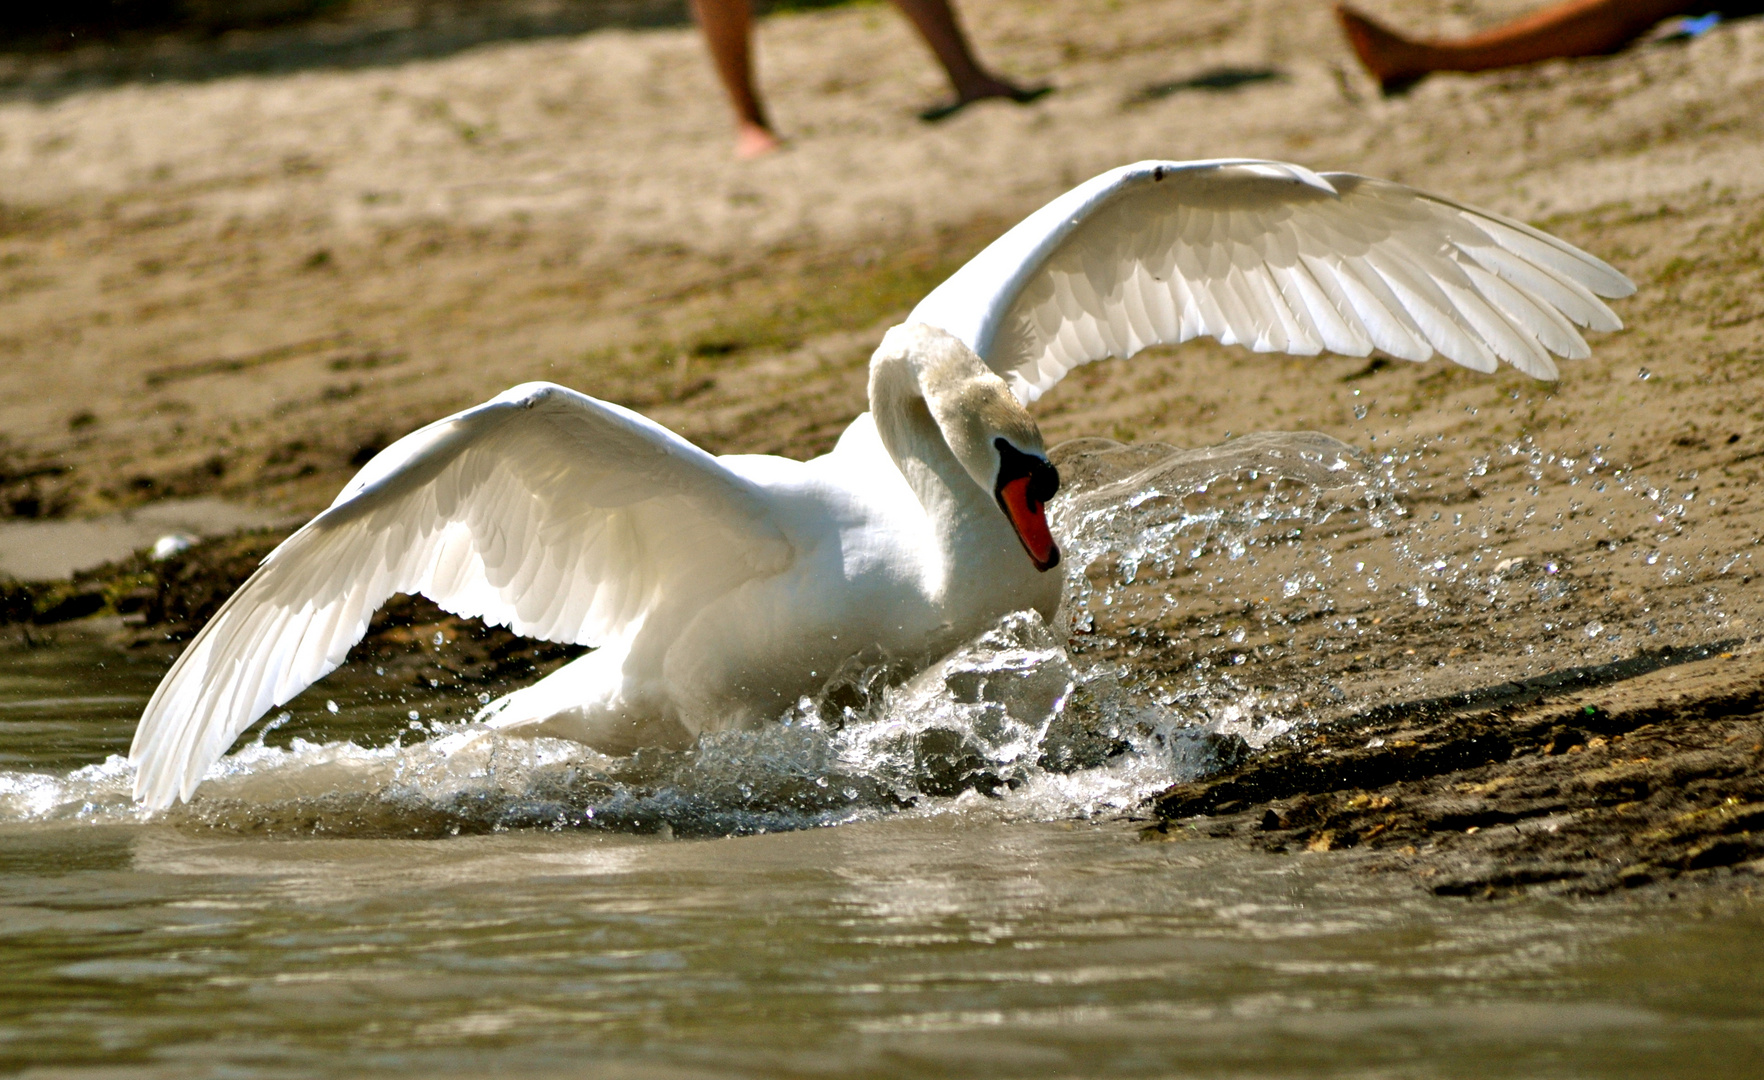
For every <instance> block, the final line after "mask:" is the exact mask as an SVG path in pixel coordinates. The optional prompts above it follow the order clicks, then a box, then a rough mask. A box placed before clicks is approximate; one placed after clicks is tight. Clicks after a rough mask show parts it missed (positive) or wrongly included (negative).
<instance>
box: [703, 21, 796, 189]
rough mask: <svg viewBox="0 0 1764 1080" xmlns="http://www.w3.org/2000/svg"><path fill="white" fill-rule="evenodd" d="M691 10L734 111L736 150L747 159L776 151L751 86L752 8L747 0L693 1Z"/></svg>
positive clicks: (768, 125)
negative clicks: (696, 19) (702, 33)
mask: <svg viewBox="0 0 1764 1080" xmlns="http://www.w3.org/2000/svg"><path fill="white" fill-rule="evenodd" d="M692 11H693V14H695V15H696V16H697V17H698V25H699V28H700V29H702V30H703V31H704V40H705V44H706V45H708V46H710V53H711V62H712V64H714V65H715V67H716V69H717V79H718V81H720V82H721V83H722V84H723V89H724V90H725V91H726V92H727V93H728V95H729V104H730V105H731V106H732V107H733V108H734V110H735V153H736V154H737V155H738V156H740V157H746V158H750V157H758V156H760V155H761V154H765V153H769V152H771V151H773V150H776V149H777V148H778V147H779V145H780V143H779V140H778V136H777V135H776V134H775V133H774V132H773V131H772V125H771V122H770V121H769V120H767V119H766V111H765V106H764V105H763V104H762V103H761V102H760V98H759V92H758V91H757V90H756V89H755V88H754V85H753V57H752V44H751V42H752V36H753V8H752V7H751V6H750V4H749V2H748V0H692Z"/></svg>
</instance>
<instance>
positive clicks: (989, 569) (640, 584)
mask: <svg viewBox="0 0 1764 1080" xmlns="http://www.w3.org/2000/svg"><path fill="white" fill-rule="evenodd" d="M1633 288H1634V287H1633V286H1632V285H1631V284H1630V283H1629V282H1628V280H1627V279H1625V278H1624V277H1623V275H1621V274H1619V273H1618V272H1617V271H1615V270H1613V269H1612V268H1611V267H1609V266H1607V265H1605V264H1604V263H1602V262H1600V261H1599V260H1597V259H1595V258H1593V257H1592V256H1590V255H1587V254H1585V253H1584V252H1581V251H1579V250H1578V249H1576V248H1573V247H1571V246H1569V245H1567V244H1565V243H1562V242H1561V241H1559V240H1556V239H1554V238H1552V237H1549V236H1547V235H1545V234H1543V233H1540V232H1537V231H1536V230H1534V229H1531V228H1529V227H1527V226H1525V225H1522V224H1520V223H1518V222H1514V221H1510V220H1508V219H1505V218H1501V217H1498V216H1496V215H1492V214H1488V213H1486V212H1482V211H1476V210H1472V209H1469V208H1466V207H1463V206H1459V205H1457V204H1454V203H1451V202H1448V201H1445V200H1442V199H1438V198H1435V197H1433V196H1428V195H1423V194H1421V193H1419V192H1415V191H1412V190H1411V189H1408V188H1405V187H1402V186H1400V185H1396V184H1390V183H1386V182H1382V181H1375V180H1368V179H1366V178H1363V177H1356V176H1352V175H1348V174H1326V175H1321V176H1320V175H1318V174H1315V173H1312V172H1309V171H1308V170H1305V169H1302V168H1299V167H1298V166H1293V165H1285V164H1281V163H1278V162H1256V161H1217V162H1187V163H1176V162H1142V163H1140V164H1138V165H1132V166H1126V167H1124V168H1121V169H1116V170H1113V171H1112V172H1109V173H1105V174H1103V175H1102V176H1099V177H1097V178H1095V179H1094V180H1091V181H1089V182H1088V183H1086V184H1083V185H1080V186H1079V187H1077V188H1075V189H1073V190H1072V191H1070V192H1067V193H1066V194H1065V195H1063V196H1061V197H1060V198H1059V199H1056V200H1054V201H1053V202H1052V203H1049V204H1048V205H1047V206H1045V207H1043V208H1042V209H1041V210H1039V211H1037V212H1036V213H1035V214H1032V215H1031V216H1030V217H1028V218H1026V219H1025V220H1024V221H1023V222H1022V223H1021V224H1019V225H1018V226H1017V227H1015V228H1014V229H1012V230H1011V231H1010V232H1008V233H1006V234H1005V235H1004V236H1003V237H1001V238H1000V239H999V240H998V241H997V242H995V243H994V244H992V245H991V246H990V247H988V248H987V249H986V250H985V251H983V252H981V253H980V254H979V255H977V256H976V257H975V258H974V259H973V260H972V261H971V262H969V263H968V264H967V265H966V266H964V267H963V268H962V269H961V270H959V271H958V272H957V273H956V274H954V275H953V276H951V277H950V278H949V280H948V281H946V282H944V283H943V284H942V285H940V286H939V287H938V288H937V289H936V290H934V291H933V292H932V293H931V295H930V296H928V297H926V298H925V300H924V301H923V302H921V303H920V304H919V306H918V307H917V308H915V309H914V311H913V313H912V314H911V315H910V316H909V317H908V319H907V322H906V323H905V324H903V325H902V326H898V327H896V328H895V329H893V330H891V331H890V332H889V334H888V335H887V337H885V338H884V340H883V343H882V346H881V347H880V348H879V349H878V350H877V352H876V355H875V357H874V359H873V360H872V362H871V375H870V404H871V411H870V412H868V413H865V414H863V415H862V416H860V417H858V418H857V420H856V421H854V422H853V423H852V425H851V427H850V428H848V429H847V430H846V432H845V434H844V435H843V436H841V438H840V440H839V443H838V445H837V446H836V447H835V448H834V450H833V451H832V452H831V453H829V454H827V455H825V456H823V457H820V458H816V459H815V460H813V461H809V462H797V461H791V460H787V459H783V458H775V457H761V456H732V457H722V458H713V457H711V456H710V455H708V454H706V453H704V452H703V451H701V450H699V449H698V448H696V447H694V446H692V445H691V444H689V443H687V442H686V441H685V440H683V439H681V438H680V437H678V436H677V435H674V434H673V433H671V432H669V431H667V430H666V429H664V428H662V427H660V426H659V425H657V424H655V423H653V422H651V421H649V420H646V419H644V418H643V417H641V416H638V415H637V414H635V413H632V412H630V411H628V410H626V409H622V408H620V407H618V406H616V405H610V404H607V403H605V402H601V401H597V400H595V399H593V398H590V397H586V396H584V395H581V394H577V393H575V392H573V391H570V390H566V389H564V388H562V387H557V386H551V385H548V384H528V385H526V386H519V387H515V388H514V389H512V390H510V391H508V392H506V393H504V394H502V395H500V396H498V397H497V398H495V399H493V400H492V401H490V402H487V403H486V404H484V405H480V406H477V407H476V408H473V409H468V410H466V411H464V412H461V413H458V414H456V415H454V416H451V417H448V418H446V419H444V420H440V421H437V422H436V423H434V424H430V425H429V426H427V427H425V428H422V429H421V430H419V431H416V432H414V433H412V434H411V435H408V436H406V437H405V438H403V439H401V440H399V441H398V442H397V443H395V444H394V445H393V446H391V447H389V448H388V449H387V450H386V451H385V452H383V453H382V454H380V455H379V456H378V457H376V458H375V459H374V460H373V461H371V462H370V463H369V464H368V465H367V467H365V468H364V469H363V470H362V471H361V472H360V473H359V474H358V475H357V476H356V477H355V479H353V480H352V481H350V483H349V484H348V486H346V487H345V488H344V490H343V492H342V493H341V494H339V495H338V497H337V500H336V502H334V503H333V504H332V506H331V508H330V509H328V510H326V511H325V512H324V513H322V514H320V515H319V516H318V517H316V518H314V519H313V520H312V521H311V522H309V523H308V524H307V525H306V526H305V527H304V528H302V529H301V530H300V531H299V532H297V533H295V534H294V535H293V536H291V537H290V538H289V539H288V540H287V541H286V542H285V543H283V544H282V545H281V546H280V547H278V548H277V549H276V550H275V551H274V552H272V553H271V554H270V555H269V557H267V558H266V559H265V560H264V563H263V566H262V567H260V568H259V570H258V571H257V573H256V574H254V575H253V576H252V578H251V579H250V580H249V581H248V582H246V583H245V585H244V586H242V587H241V588H240V589H239V591H238V592H237V593H236V594H234V596H233V597H232V598H231V599H230V600H229V601H228V602H227V603H226V605H225V606H223V607H222V608H221V610H220V611H219V612H218V613H217V614H216V615H215V617H214V618H213V619H212V620H211V621H210V622H209V624H208V625H207V626H206V627H204V628H203V630H202V632H201V633H200V634H198V635H197V636H196V638H195V640H194V641H192V642H191V644H190V646H189V648H188V649H187V650H186V651H185V652H184V654H183V655H182V656H181V657H180V658H179V659H178V662H177V663H176V664H175V665H174V666H173V668H172V670H171V671H170V672H169V673H168V674H167V675H166V677H165V679H164V681H163V682H162V683H161V684H160V687H159V689H158V691H157V692H156V693H155V694H154V696H153V698H152V700H151V701H150V702H149V703H148V705H147V709H146V711H145V713H144V714H143V716H142V719H141V725H140V727H139V729H138V730H137V732H136V736H135V742H134V746H133V748H132V750H131V756H132V757H133V758H134V760H135V762H136V763H137V765H138V767H139V771H138V773H137V779H136V784H135V793H136V796H137V797H138V798H140V799H142V800H143V801H145V802H146V803H148V804H149V805H151V806H164V805H166V804H168V803H170V802H171V801H172V800H174V799H176V798H188V797H189V796H190V795H191V793H192V792H193V791H194V790H195V788H196V786H197V785H198V784H199V783H200V782H201V780H202V777H203V775H204V774H205V773H206V772H207V770H208V767H209V766H210V765H211V764H213V762H214V761H215V760H216V759H217V758H218V757H219V756H220V755H221V754H223V753H225V751H226V749H227V748H228V747H229V746H230V745H231V744H232V742H233V741H234V740H235V739H236V738H237V737H238V736H239V735H240V734H241V733H242V732H243V731H244V730H245V729H246V728H247V727H249V726H250V725H251V723H252V722H253V721H255V720H256V719H257V718H258V717H260V716H262V715H263V714H264V713H265V712H267V711H268V710H269V709H270V708H272V707H274V706H275V705H278V704H281V703H283V702H285V701H287V700H289V699H291V698H292V697H294V695H296V694H298V693H299V692H300V691H301V690H303V689H305V688H306V687H307V686H309V685H311V684H312V683H313V682H314V681H316V680H317V679H319V678H320V677H322V676H323V675H324V674H325V673H326V672H328V671H330V670H332V669H333V668H335V667H336V666H337V665H338V664H340V663H341V662H342V661H343V658H344V657H345V655H346V654H347V652H348V650H349V647H350V646H351V645H353V644H354V643H355V642H356V641H358V640H360V638H361V636H362V634H363V633H365V632H366V629H367V625H368V622H369V620H370V618H371V617H372V614H373V612H374V610H375V609H376V608H377V607H378V606H379V605H380V604H381V603H383V602H384V601H385V600H386V599H387V598H389V597H390V596H392V595H393V594H394V593H398V592H413V593H421V594H423V595H426V596H428V597H430V598H432V599H434V600H435V601H436V602H437V603H439V604H440V605H441V606H442V607H444V608H446V609H448V610H450V611H453V612H456V613H458V614H461V615H468V616H481V617H483V618H484V619H486V620H487V621H489V622H492V623H497V624H502V625H507V626H509V627H511V628H512V629H513V630H514V631H516V632H517V633H520V634H524V635H527V636H531V637H538V638H545V639H549V640H554V641H567V642H577V643H580V644H584V645H593V646H597V648H596V650H595V651H594V652H592V653H590V654H588V655H587V656H584V657H582V658H581V659H579V660H577V661H575V662H574V663H572V664H569V665H567V666H566V667H564V668H562V669H561V670H559V671H557V672H555V673H554V674H552V675H551V676H549V677H547V678H545V679H543V680H541V681H540V682H538V683H536V684H534V685H532V686H530V687H527V688H525V689H522V690H519V691H516V692H515V693H513V694H510V695H508V696H507V697H505V698H503V699H501V700H500V701H498V702H495V703H493V704H492V705H491V706H490V707H489V708H488V709H487V710H486V711H485V714H484V719H485V720H486V721H487V722H488V723H490V724H492V725H494V726H498V727H504V728H518V729H523V730H527V731H531V732H533V733H544V734H553V735H562V736H566V737H570V738H575V739H579V740H581V741H583V742H587V743H589V744H590V745H594V746H596V747H598V748H600V749H603V750H607V751H610V752H620V751H626V750H630V749H633V748H636V747H639V746H644V745H678V744H681V743H683V742H688V741H690V740H691V739H692V738H693V737H694V736H696V734H697V733H699V732H701V731H704V730H707V729H714V728H726V727H731V726H740V725H748V724H752V723H757V722H763V721H765V720H768V719H770V718H773V717H776V716H777V715H778V714H779V713H780V712H781V711H782V709H783V708H784V707H786V706H787V705H788V704H790V703H791V702H793V701H794V700H795V699H796V698H797V697H798V696H800V695H802V694H804V693H809V692H812V691H814V690H815V689H817V688H819V687H820V686H821V685H822V684H823V683H824V682H825V681H826V679H827V678H828V677H829V676H830V675H831V674H832V673H833V672H834V671H835V670H836V669H837V668H839V667H840V666H841V664H843V663H844V662H845V661H846V660H847V659H849V658H850V657H852V656H854V655H859V654H871V655H875V654H885V655H888V656H892V657H895V658H901V659H909V660H910V659H913V658H921V659H926V660H928V659H931V658H934V657H935V656H936V655H938V654H940V653H942V652H944V651H947V650H948V649H949V648H951V647H953V646H954V645H956V644H958V643H960V642H961V641H962V640H964V639H966V638H968V637H971V636H972V635H973V634H974V633H976V632H977V631H979V630H981V629H983V628H984V627H985V626H987V625H989V624H990V623H991V622H993V621H994V620H996V619H997V618H998V617H999V616H1001V615H1004V614H1006V613H1008V612H1011V611H1017V610H1023V609H1026V608H1035V609H1038V610H1040V611H1041V612H1042V613H1043V614H1046V615H1051V614H1052V611H1053V608H1054V606H1055V605H1056V604H1057V603H1058V600H1059V594H1060V580H1059V576H1058V575H1055V574H1049V573H1045V572H1043V570H1045V569H1046V568H1047V567H1049V566H1051V565H1052V563H1053V562H1054V561H1057V558H1058V552H1057V549H1055V548H1054V547H1053V544H1052V540H1051V538H1050V537H1048V536H1047V534H1046V531H1045V522H1044V520H1043V518H1042V516H1041V502H1043V501H1045V499H1046V497H1047V494H1048V492H1049V490H1050V488H1049V484H1050V483H1051V475H1052V474H1051V470H1050V469H1048V467H1047V465H1046V462H1045V458H1044V451H1043V448H1042V444H1041V436H1040V432H1039V430H1038V429H1037V428H1036V427H1035V424H1034V421H1033V420H1031V419H1030V418H1029V416H1028V414H1027V413H1026V412H1024V410H1023V407H1022V406H1023V405H1024V404H1027V403H1028V402H1031V401H1033V400H1035V399H1036V398H1037V397H1039V396H1040V395H1041V394H1042V393H1044V392H1045V391H1046V390H1047V389H1049V388H1050V387H1051V386H1052V385H1053V384H1054V383H1055V382H1057V381H1058V380H1059V379H1060V378H1061V377H1062V376H1063V375H1064V374H1065V373H1066V372H1067V371H1068V370H1070V369H1071V368H1072V367H1075V366H1077V365H1078V364H1082V363H1086V362H1089V361H1093V360H1100V359H1103V358H1105V357H1108V356H1122V357H1125V356H1131V355H1132V354H1133V353H1135V352H1137V351H1138V350H1139V349H1141V348H1144V347H1145V346H1147V345H1152V344H1159V343H1174V342H1179V341H1184V340H1187V339H1189V338H1192V337H1196V336H1202V335H1205V336H1212V337H1216V338H1218V339H1219V340H1221V341H1223V342H1226V343H1241V344H1245V345H1247V346H1249V347H1251V348H1253V349H1256V350H1258V351H1282V352H1290V353H1303V354H1314V353H1318V352H1321V351H1323V350H1324V349H1328V350H1331V351H1334V352H1339V353H1345V354H1348V355H1355V356H1364V355H1366V354H1368V353H1370V352H1371V351H1372V350H1373V349H1375V348H1376V349H1380V350H1382V351H1384V352H1386V353H1389V354H1391V355H1394V356H1398V357H1402V358H1406V359H1410V360H1417V361H1419V360H1425V359H1427V358H1428V357H1430V356H1431V355H1432V354H1433V353H1434V352H1435V351H1436V350H1437V351H1439V352H1441V353H1444V354H1445V355H1446V356H1447V357H1449V358H1450V359H1452V360H1454V361H1456V362H1457V363H1460V364H1463V365H1465V366H1468V367H1472V368H1475V369H1477V370H1484V371H1492V370H1494V368H1495V367H1496V366H1497V362H1498V361H1499V360H1505V361H1507V362H1508V363H1510V364H1512V365H1514V366H1515V367H1518V368H1519V369H1521V370H1523V371H1526V372H1528V373H1530V374H1533V375H1535V376H1538V377H1540V378H1553V377H1554V376H1555V374H1556V368H1555V364H1554V361H1553V360H1552V359H1551V356H1550V354H1551V353H1552V352H1553V353H1555V354H1557V355H1561V356H1566V357H1582V356H1586V355H1588V349H1587V347H1586V344H1585V342H1584V341H1583V340H1582V339H1581V337H1580V336H1579V334H1578V333H1577V332H1576V330H1575V328H1574V326H1573V325H1572V324H1574V323H1578V324H1580V325H1582V326H1590V327H1593V328H1595V329H1601V330H1614V329H1617V328H1618V327H1619V326H1620V325H1621V324H1620V323H1619V322H1618V320H1617V318H1616V316H1615V315H1614V314H1613V313H1612V312H1611V311H1610V309H1609V308H1608V307H1606V306H1605V305H1604V304H1603V303H1602V302H1601V301H1600V300H1599V299H1598V296H1623V295H1627V294H1628V293H1629V292H1632V291H1633ZM1595 294H1596V295H1595ZM1044 474H1045V475H1044ZM1038 567H1040V569H1038Z"/></svg>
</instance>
